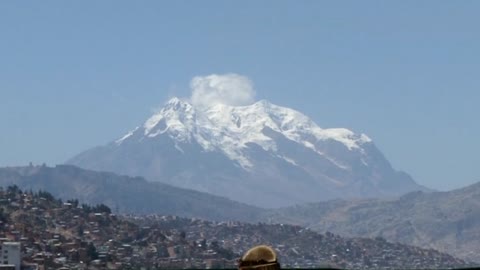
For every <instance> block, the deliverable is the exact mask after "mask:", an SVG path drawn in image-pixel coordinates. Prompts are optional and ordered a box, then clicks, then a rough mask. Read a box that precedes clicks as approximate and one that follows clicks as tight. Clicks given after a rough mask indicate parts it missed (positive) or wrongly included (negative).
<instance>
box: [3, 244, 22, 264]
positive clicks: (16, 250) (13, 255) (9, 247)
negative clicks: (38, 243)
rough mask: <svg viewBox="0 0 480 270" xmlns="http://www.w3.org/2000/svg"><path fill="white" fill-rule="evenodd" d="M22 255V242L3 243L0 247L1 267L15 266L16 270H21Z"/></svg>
mask: <svg viewBox="0 0 480 270" xmlns="http://www.w3.org/2000/svg"><path fill="white" fill-rule="evenodd" d="M21 254H22V251H21V249H20V242H3V243H2V244H1V245H0V266H1V265H15V270H20V266H21V263H22V257H21Z"/></svg>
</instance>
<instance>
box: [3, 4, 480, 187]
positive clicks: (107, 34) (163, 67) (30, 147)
mask: <svg viewBox="0 0 480 270" xmlns="http://www.w3.org/2000/svg"><path fill="white" fill-rule="evenodd" d="M479 7H480V3H477V2H473V1H471V2H468V1H465V2H455V3H454V2H438V1H422V2H414V1H406V2H398V3H380V2H373V1H368V2H362V3H355V2H351V3H350V4H349V5H348V6H347V5H344V4H343V3H335V2H313V1H303V2H276V1H275V2H274V1H265V2H261V3H257V2H254V1H247V2H228V3H227V2H202V3H197V2H183V1H178V2H170V3H165V2H153V1H152V2H145V4H144V5H142V6H134V5H133V4H132V5H130V4H128V2H123V1H119V2H117V1H116V2H108V1H105V2H91V3H90V5H84V4H80V3H67V2H61V1H52V2H48V3H37V2H29V4H28V5H27V4H26V3H17V2H2V3H0V30H1V32H2V33H3V35H2V40H3V41H4V42H2V43H0V58H1V59H2V63H3V65H1V67H0V100H2V106H0V121H1V123H2V125H1V127H0V134H1V135H0V149H2V155H1V156H0V166H15V165H28V163H29V162H33V163H34V164H42V163H44V162H45V163H46V164H48V165H55V164H61V163H63V162H64V161H66V160H67V159H68V158H70V157H72V156H74V155H76V154H78V153H79V152H81V151H84V150H87V149H89V148H91V147H94V146H97V145H103V144H105V143H107V142H110V141H113V140H116V139H118V138H119V137H120V136H122V135H124V134H125V133H127V132H128V131H129V130H131V129H132V128H134V127H135V126H138V125H140V124H142V123H143V122H144V121H145V120H146V119H147V118H148V117H149V116H150V115H151V114H152V113H153V111H154V110H156V109H157V108H158V107H160V106H162V104H163V103H164V102H165V101H166V100H168V99H169V98H170V97H173V96H179V97H190V96H191V89H190V83H191V80H192V78H194V77H196V76H207V75H210V74H227V73H235V74H239V75H241V76H244V77H245V78H247V79H248V80H249V81H250V83H251V85H252V86H251V87H252V91H253V92H252V91H250V92H249V91H248V89H247V92H248V93H250V94H251V93H254V95H250V94H248V93H247V94H246V95H244V96H241V97H236V99H235V102H234V103H233V104H244V103H245V102H252V101H254V100H259V99H267V100H269V101H271V102H272V103H274V104H278V105H280V106H285V107H290V108H293V109H295V110H298V111H300V112H302V113H304V114H305V115H307V116H309V117H310V118H312V119H313V120H314V121H315V122H316V123H317V124H318V125H319V126H320V127H322V128H335V127H342V128H348V129H351V130H353V131H354V132H356V133H365V134H367V135H368V136H369V137H370V138H372V139H373V141H374V143H375V144H376V145H377V146H378V148H379V149H380V150H381V151H382V152H383V153H384V154H385V156H386V157H387V159H388V160H389V161H390V162H391V163H392V165H393V167H394V168H395V169H397V170H402V171H405V172H407V173H408V174H410V175H412V177H413V178H414V179H415V180H416V181H417V182H418V183H419V184H422V185H425V186H427V187H431V188H434V189H439V190H449V189H454V188H459V187H463V186H466V185H468V184H471V183H474V182H477V181H480V175H479V173H478V171H477V170H476V167H475V165H476V164H477V163H478V161H479V160H478V156H477V153H476V150H477V149H478V142H477V138H478V137H480V126H479V125H478V124H477V123H478V120H477V119H476V118H477V116H478V115H480V109H479V107H478V101H479V100H480V94H479V92H478V91H477V88H478V87H479V86H480V81H479V80H478V77H479V76H478V74H477V73H478V70H479V64H480V56H479V55H478V53H477V48H478V47H479V45H480V38H479V36H478V34H477V32H478V30H477V25H479V23H480V19H479V18H478V16H477V11H478V8H479ZM241 86H242V87H244V85H243V84H242V85H241ZM247 88H248V87H247ZM242 89H245V88H242ZM199 93H200V94H199V95H198V96H200V97H204V96H205V94H204V93H203V92H202V91H200V92H199ZM236 93H237V91H236ZM192 98H193V96H192ZM196 100H197V102H198V103H199V104H202V103H203V102H205V100H203V99H200V100H199V99H196ZM237 101H238V102H239V103H237ZM229 102H233V101H232V99H229Z"/></svg>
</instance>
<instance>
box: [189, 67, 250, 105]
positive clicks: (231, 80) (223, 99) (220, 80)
mask: <svg viewBox="0 0 480 270" xmlns="http://www.w3.org/2000/svg"><path fill="white" fill-rule="evenodd" d="M190 88H191V89H192V95H191V97H190V101H191V103H192V104H193V105H194V106H195V107H199V108H202V107H203V108H205V107H210V106H212V105H216V104H225V105H230V106H243V105H249V104H252V103H253V102H255V94H256V93H255V90H254V88H253V83H252V81H251V80H250V79H249V78H248V77H245V76H242V75H239V74H235V73H229V74H223V75H218V74H211V75H208V76H196V77H194V78H193V79H192V80H191V82H190Z"/></svg>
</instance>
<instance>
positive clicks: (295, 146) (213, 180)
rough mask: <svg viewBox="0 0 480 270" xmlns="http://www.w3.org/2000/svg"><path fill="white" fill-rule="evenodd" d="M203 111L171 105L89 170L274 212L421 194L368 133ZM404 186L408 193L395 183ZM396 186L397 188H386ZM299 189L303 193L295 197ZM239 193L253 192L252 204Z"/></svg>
mask: <svg viewBox="0 0 480 270" xmlns="http://www.w3.org/2000/svg"><path fill="white" fill-rule="evenodd" d="M217 101H218V100H217ZM195 104H196V103H195V102H193V103H191V102H190V101H189V100H185V99H180V98H176V97H174V98H172V99H170V100H169V101H167V102H166V103H165V105H164V107H163V108H162V109H160V110H159V111H158V112H157V113H155V114H153V115H152V116H151V117H150V118H149V119H148V120H147V121H145V123H144V124H143V126H141V127H139V128H136V129H134V130H133V131H131V132H129V133H128V134H127V135H125V136H124V137H122V138H121V139H120V140H117V141H116V144H112V145H111V147H114V148H113V149H107V150H105V151H106V152H105V153H101V154H102V155H104V159H105V160H104V161H98V162H100V163H99V164H103V165H101V166H98V165H97V164H95V165H94V166H87V167H88V168H92V169H102V170H113V171H116V172H119V173H123V174H130V175H143V176H146V177H147V178H149V179H153V180H157V181H158V180H161V181H165V182H167V183H170V184H173V185H177V186H180V187H185V188H193V189H196V190H199V191H207V192H211V193H213V194H217V195H225V196H228V197H229V198H232V199H235V200H239V201H242V202H246V203H249V202H251V203H254V204H256V205H260V203H259V202H260V201H264V200H266V199H265V198H267V197H268V198H269V199H270V200H271V202H270V203H268V206H278V205H288V204H289V203H300V202H306V201H312V200H316V198H318V194H319V192H320V193H322V194H323V195H322V196H325V198H334V197H337V196H339V197H346V196H353V197H357V196H358V197H363V196H372V195H373V194H377V195H378V193H381V194H383V195H386V194H398V193H399V192H401V190H405V191H412V190H415V188H416V187H417V186H416V184H415V183H414V182H413V180H412V179H411V178H410V177H409V176H408V175H406V174H398V175H397V172H396V171H394V170H393V169H392V167H391V166H390V164H389V163H388V161H387V160H385V158H384V157H383V155H382V154H381V153H380V151H378V150H377V149H376V148H375V146H374V145H373V143H371V142H372V140H371V139H370V138H368V137H367V136H366V135H365V134H357V133H354V132H353V131H351V130H348V129H345V128H327V129H324V128H321V127H319V126H318V125H317V124H316V123H315V122H314V121H313V120H312V119H310V118H309V117H307V116H306V115H304V114H302V113H301V112H299V111H296V110H294V109H290V108H287V107H282V106H278V105H275V104H272V103H270V102H268V101H267V100H260V101H257V102H255V103H252V104H250V105H241V106H233V105H228V104H225V103H222V102H216V101H212V103H211V104H209V105H208V106H206V103H205V102H204V103H202V104H200V105H199V106H196V105H195ZM116 148H118V149H116ZM110 151H111V152H110ZM109 155H111V156H109ZM97 159H98V158H97V157H94V160H97ZM78 160H79V162H75V160H74V161H73V162H72V163H73V164H77V165H82V162H83V160H85V159H84V158H81V160H80V158H79V159H77V161H78ZM114 161H115V162H114ZM112 162H114V163H112ZM116 163H119V164H122V165H119V166H118V167H117V165H115V164H116ZM112 168H116V169H115V170H114V169H112ZM398 179H403V180H402V181H405V182H406V184H405V186H406V188H403V187H399V186H398V184H395V183H396V182H395V181H400V180H398ZM245 181H246V182H245ZM389 181H390V182H394V183H392V184H391V186H394V188H392V189H388V188H385V187H388V186H389V185H390V184H385V182H389ZM276 185H278V186H276ZM315 187H316V188H315ZM270 189H272V190H270ZM293 189H299V190H302V191H301V192H300V194H291V193H290V191H291V190H293ZM237 190H244V191H248V192H250V193H249V195H248V196H247V197H244V196H243V194H240V193H238V192H237ZM260 190H269V191H268V192H270V195H271V196H270V195H268V196H267V195H266V194H264V193H262V192H260ZM259 192H260V193H259ZM376 192H377V193H376ZM335 194H336V195H335ZM280 195H281V196H280ZM269 196H270V197H269ZM247 198H248V199H247ZM262 198H263V199H262ZM249 200H251V201H249Z"/></svg>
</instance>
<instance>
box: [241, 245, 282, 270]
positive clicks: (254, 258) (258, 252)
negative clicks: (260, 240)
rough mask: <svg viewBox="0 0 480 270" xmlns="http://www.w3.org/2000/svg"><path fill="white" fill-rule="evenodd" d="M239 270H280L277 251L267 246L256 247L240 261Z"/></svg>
mask: <svg viewBox="0 0 480 270" xmlns="http://www.w3.org/2000/svg"><path fill="white" fill-rule="evenodd" d="M238 269H239V270H279V269H280V264H279V263H278V261H277V254H275V251H274V250H273V249H272V248H271V247H269V246H265V245H261V246H256V247H253V248H251V249H250V250H248V251H247V252H246V253H245V255H243V257H242V258H241V259H240V262H239V265H238Z"/></svg>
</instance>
